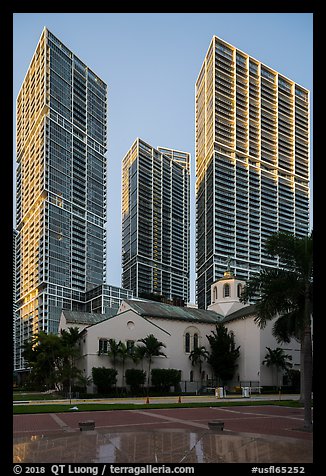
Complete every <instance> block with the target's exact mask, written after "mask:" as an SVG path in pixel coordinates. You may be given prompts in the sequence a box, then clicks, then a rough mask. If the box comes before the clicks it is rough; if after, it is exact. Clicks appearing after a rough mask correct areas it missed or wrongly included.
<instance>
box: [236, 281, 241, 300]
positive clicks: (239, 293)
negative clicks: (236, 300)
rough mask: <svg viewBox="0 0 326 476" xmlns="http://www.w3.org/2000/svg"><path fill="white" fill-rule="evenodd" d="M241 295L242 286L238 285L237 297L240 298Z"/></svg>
mask: <svg viewBox="0 0 326 476" xmlns="http://www.w3.org/2000/svg"><path fill="white" fill-rule="evenodd" d="M241 293H242V284H240V283H239V284H238V286H237V296H238V297H240V296H241Z"/></svg>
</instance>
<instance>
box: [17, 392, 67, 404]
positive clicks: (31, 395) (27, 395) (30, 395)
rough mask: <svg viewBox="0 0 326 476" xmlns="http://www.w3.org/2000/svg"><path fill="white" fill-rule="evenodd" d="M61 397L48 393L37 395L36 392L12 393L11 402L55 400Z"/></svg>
mask: <svg viewBox="0 0 326 476" xmlns="http://www.w3.org/2000/svg"><path fill="white" fill-rule="evenodd" d="M60 398H62V397H58V396H57V395H53V394H49V393H37V392H14V393H13V401H14V402H16V401H20V400H57V399H60Z"/></svg>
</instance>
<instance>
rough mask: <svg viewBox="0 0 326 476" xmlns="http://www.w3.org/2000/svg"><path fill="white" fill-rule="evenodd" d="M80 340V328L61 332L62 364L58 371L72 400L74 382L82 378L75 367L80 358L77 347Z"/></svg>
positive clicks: (71, 328) (79, 371)
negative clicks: (77, 359) (76, 360)
mask: <svg viewBox="0 0 326 476" xmlns="http://www.w3.org/2000/svg"><path fill="white" fill-rule="evenodd" d="M78 339H79V329H78V327H69V328H68V330H65V329H63V330H61V345H62V363H61V366H60V368H59V369H58V370H59V372H60V375H61V381H62V384H63V387H67V386H68V389H69V395H70V398H71V387H72V383H73V380H74V379H76V378H80V377H81V376H82V372H81V370H79V369H77V367H76V366H75V359H76V358H77V357H78V356H79V349H78V348H77V347H76V344H77V342H78Z"/></svg>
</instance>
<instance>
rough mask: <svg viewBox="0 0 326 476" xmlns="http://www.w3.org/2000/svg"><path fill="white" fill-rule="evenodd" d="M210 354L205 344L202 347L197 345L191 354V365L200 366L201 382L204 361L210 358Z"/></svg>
mask: <svg viewBox="0 0 326 476" xmlns="http://www.w3.org/2000/svg"><path fill="white" fill-rule="evenodd" d="M208 355H209V354H208V351H207V350H206V348H205V347H204V346H203V345H202V346H201V347H195V348H194V349H193V350H192V351H191V352H190V354H189V359H190V360H191V365H193V366H196V365H198V366H199V374H200V382H202V365H203V363H204V361H205V360H207V359H208Z"/></svg>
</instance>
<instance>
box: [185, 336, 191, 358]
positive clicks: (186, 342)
mask: <svg viewBox="0 0 326 476" xmlns="http://www.w3.org/2000/svg"><path fill="white" fill-rule="evenodd" d="M185 350H186V353H187V354H189V353H190V334H189V332H187V333H186V335H185Z"/></svg>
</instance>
